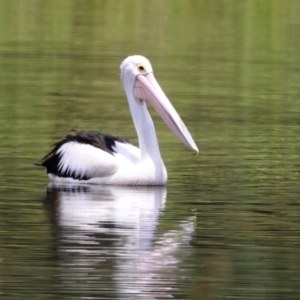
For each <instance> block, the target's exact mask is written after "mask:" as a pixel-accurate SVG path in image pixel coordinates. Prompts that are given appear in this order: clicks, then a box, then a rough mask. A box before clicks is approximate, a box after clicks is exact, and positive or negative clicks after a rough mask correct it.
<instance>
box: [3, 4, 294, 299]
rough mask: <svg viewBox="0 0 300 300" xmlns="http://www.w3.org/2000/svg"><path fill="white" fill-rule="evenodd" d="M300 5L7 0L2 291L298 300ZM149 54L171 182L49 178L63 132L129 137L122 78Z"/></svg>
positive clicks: (45, 295)
mask: <svg viewBox="0 0 300 300" xmlns="http://www.w3.org/2000/svg"><path fill="white" fill-rule="evenodd" d="M299 16H300V2H299V1H297V0H294V1H293V0H289V1H280V0H265V1H259V0H243V1H240V0H236V1H231V0H228V1H222V0H219V1H211V0H206V1H205V0H202V1H201V0H197V1H194V0H193V1H188V0H181V1H177V0H176V1H174V0H173V1H172V0H164V1H158V0H153V1H138V0H136V1H134V0H126V1H114V0H112V1H104V0H103V1H101V0H98V1H96V0H95V1H79V0H73V1H71V0H64V1H42V0H26V1H21V0H19V1H1V3H0V125H1V127H0V128H1V129H0V149H1V151H0V298H1V299H170V298H172V297H173V298H175V299H299V294H300V251H299V246H300V235H299V231H300V223H299V220H300V206H299V205H300V187H299V179H300V117H299V116H300V89H299V82H300V59H299V49H300V34H299V32H300V18H299ZM131 54H142V55H144V56H146V57H148V58H149V59H150V61H151V63H152V66H153V68H154V72H155V76H156V79H157V80H158V82H159V83H160V85H161V86H162V88H163V89H164V91H165V93H166V94H167V95H168V97H169V98H170V100H171V101H172V103H173V104H174V106H175V108H176V109H177V111H178V112H179V114H180V115H181V117H182V119H183V120H184V122H185V124H186V125H187V127H188V128H189V130H190V132H191V134H192V135H193V137H194V139H195V141H196V143H197V145H198V147H199V150H200V155H199V156H197V157H196V156H194V155H193V154H192V153H191V152H190V150H189V149H187V148H185V146H184V145H182V144H181V142H180V141H179V140H178V139H177V138H176V137H175V136H174V135H173V134H172V133H171V132H170V131H169V129H168V128H167V127H166V126H165V124H164V123H163V122H162V121H161V120H160V119H159V117H158V116H157V115H156V114H155V112H154V111H153V110H152V109H150V111H151V114H152V116H153V118H154V121H155V125H156V130H157V134H158V138H159V143H160V148H161V152H162V156H163V159H164V162H165V165H166V167H167V170H168V174H169V181H168V186H167V187H166V188H165V189H163V188H162V189H151V188H148V189H145V188H140V189H130V188H101V187H86V188H85V189H84V190H79V189H76V188H74V189H72V188H66V189H64V190H55V189H53V188H52V187H51V186H50V187H48V188H47V185H48V178H47V176H46V174H45V173H44V171H43V170H41V169H39V168H37V167H36V166H34V165H33V163H34V162H36V161H37V160H39V159H40V158H42V157H43V156H44V155H45V154H46V153H47V151H49V149H50V146H51V145H52V144H53V143H54V142H55V141H56V140H57V139H58V138H60V137H62V136H64V135H65V134H67V133H69V132H70V130H72V129H76V130H93V131H95V130H99V131H102V132H106V133H111V134H115V135H119V136H126V137H128V138H129V139H130V140H132V141H133V142H135V143H136V142H137V139H136V133H135V129H134V127H133V124H132V120H131V116H130V113H129V110H128V107H127V103H126V99H125V95H124V92H123V88H122V86H121V83H120V80H119V65H120V63H121V61H122V60H123V59H124V58H125V57H126V56H128V55H131Z"/></svg>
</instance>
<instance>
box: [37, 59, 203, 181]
mask: <svg viewBox="0 0 300 300" xmlns="http://www.w3.org/2000/svg"><path fill="white" fill-rule="evenodd" d="M120 69H121V81H122V83H123V86H124V90H125V93H126V96H127V100H128V104H129V108H130V112H131V115H132V119H133V122H134V126H135V129H136V132H137V135H138V140H139V148H137V147H135V146H134V145H132V144H131V143H130V142H129V141H128V140H127V139H125V138H121V137H115V136H112V135H107V134H102V133H95V132H89V133H84V132H78V133H76V134H72V135H67V136H65V137H64V138H63V139H61V140H60V141H58V142H57V143H56V144H54V145H53V149H52V150H51V151H50V152H49V153H48V154H47V155H46V156H45V157H44V158H42V159H41V161H40V162H39V163H38V165H40V166H43V167H44V168H45V169H46V171H47V174H48V176H49V178H50V180H51V181H52V182H54V183H60V184H61V183H90V184H107V185H165V184H166V182H167V171H166V168H165V165H164V163H163V160H162V158H161V154H160V151H159V146H158V142H157V137H156V133H155V128H154V124H153V121H152V119H151V116H150V114H149V112H148V109H147V103H149V104H151V105H152V106H153V107H154V109H155V110H156V111H157V112H158V114H159V115H160V116H161V118H162V119H163V120H164V121H165V122H166V124H167V125H168V126H169V128H170V129H171V130H172V131H173V132H174V134H175V135H177V137H178V138H179V139H180V140H181V141H182V142H183V143H184V144H185V145H186V146H187V147H189V148H190V149H192V150H193V151H195V152H196V154H198V153H199V150H198V148H197V146H196V144H195V142H194V140H193V138H192V136H191V135H190V133H189V131H188V130H187V128H186V127H185V125H184V123H183V122H182V120H181V118H180V117H179V115H178V113H177V112H176V110H175V109H174V107H173V105H172V104H171V102H170V101H169V99H168V98H167V96H166V95H165V93H164V92H163V90H162V89H161V87H160V86H159V84H158V82H157V81H156V79H155V77H154V75H153V69H152V66H151V64H150V62H149V60H148V59H147V58H145V57H143V56H140V55H133V56H129V57H127V58H126V59H125V60H124V61H123V62H122V64H121V66H120Z"/></svg>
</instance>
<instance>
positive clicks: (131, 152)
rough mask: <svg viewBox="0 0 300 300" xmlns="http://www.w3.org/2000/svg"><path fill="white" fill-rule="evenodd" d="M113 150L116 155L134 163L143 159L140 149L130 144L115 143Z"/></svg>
mask: <svg viewBox="0 0 300 300" xmlns="http://www.w3.org/2000/svg"><path fill="white" fill-rule="evenodd" d="M113 149H114V151H115V152H116V153H118V154H120V155H124V156H125V157H127V158H128V159H129V160H130V161H131V162H132V163H137V162H138V161H139V160H140V159H141V152H140V149H139V148H137V147H135V146H133V145H132V144H128V143H120V142H117V141H116V142H115V146H113Z"/></svg>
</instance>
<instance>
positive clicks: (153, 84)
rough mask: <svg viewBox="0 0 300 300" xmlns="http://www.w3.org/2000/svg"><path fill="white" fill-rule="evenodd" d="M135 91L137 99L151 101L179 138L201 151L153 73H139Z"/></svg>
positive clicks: (195, 149)
mask: <svg viewBox="0 0 300 300" xmlns="http://www.w3.org/2000/svg"><path fill="white" fill-rule="evenodd" d="M133 93H134V97H135V98H136V99H137V100H143V101H145V102H148V103H150V104H151V105H152V106H153V107H154V109H155V110H156V111H157V112H158V114H159V115H160V116H161V118H162V119H163V120H164V121H165V122H166V123H167V125H168V126H169V128H170V129H171V130H172V131H173V132H174V133H175V134H176V135H177V136H178V138H179V139H180V140H181V141H182V142H183V143H184V144H186V145H187V146H188V147H189V148H191V149H192V150H194V151H195V152H196V154H198V153H199V150H198V148H197V146H196V144H195V142H194V140H193V138H192V136H191V134H190V133H189V131H188V130H187V128H186V127H185V125H184V123H183V122H182V120H181V118H180V117H179V115H178V113H177V112H176V110H175V108H174V107H173V105H172V104H171V102H170V100H169V99H168V98H167V96H166V95H165V93H164V92H163V90H162V89H161V87H160V86H159V84H158V82H157V81H156V79H155V77H154V75H153V73H146V74H140V75H138V76H137V77H136V80H135V84H134V87H133Z"/></svg>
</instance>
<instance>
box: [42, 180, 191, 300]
mask: <svg viewBox="0 0 300 300" xmlns="http://www.w3.org/2000/svg"><path fill="white" fill-rule="evenodd" d="M166 195H167V191H166V188H165V187H134V188H130V187H120V186H119V187H116V186H114V187H111V186H99V185H97V186H96V185H95V186H93V185H90V186H57V185H53V184H51V183H50V184H49V186H48V188H47V196H46V198H45V207H46V209H47V212H48V213H49V217H50V220H51V221H52V224H53V232H54V234H55V235H56V245H57V250H58V253H59V262H58V263H59V267H60V269H61V274H60V286H61V287H62V289H63V290H65V289H67V290H72V291H74V292H75V291H76V290H80V292H81V293H82V292H83V291H85V296H86V297H96V296H97V297H99V295H100V294H99V292H100V290H101V296H106V297H108V294H109V295H110V296H111V293H112V292H113V293H114V294H117V295H119V296H120V295H122V297H123V296H124V294H127V295H128V299H133V298H131V297H132V296H133V295H134V299H156V297H167V298H169V297H171V294H172V286H174V284H175V281H176V278H175V274H174V271H175V269H176V268H177V265H178V260H177V258H176V257H175V252H176V250H177V248H178V242H180V243H182V242H183V241H184V240H187V239H189V237H190V236H191V234H192V232H193V222H187V223H186V224H183V225H182V231H180V232H177V231H172V232H168V231H167V232H163V233H161V234H159V232H158V228H157V227H158V221H159V216H160V214H161V213H162V211H163V209H164V204H165V201H166ZM187 233H188V234H187ZM103 286H104V288H103ZM95 287H97V289H96V290H97V291H99V292H97V291H96V290H95ZM101 287H102V288H101ZM105 290H106V291H107V293H108V294H106V293H104V292H103V291H105ZM142 291H143V293H142V294H141V292H142ZM140 294H141V295H143V296H140ZM129 295H131V296H129ZM117 298H118V297H117ZM122 299H123V298H122Z"/></svg>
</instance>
